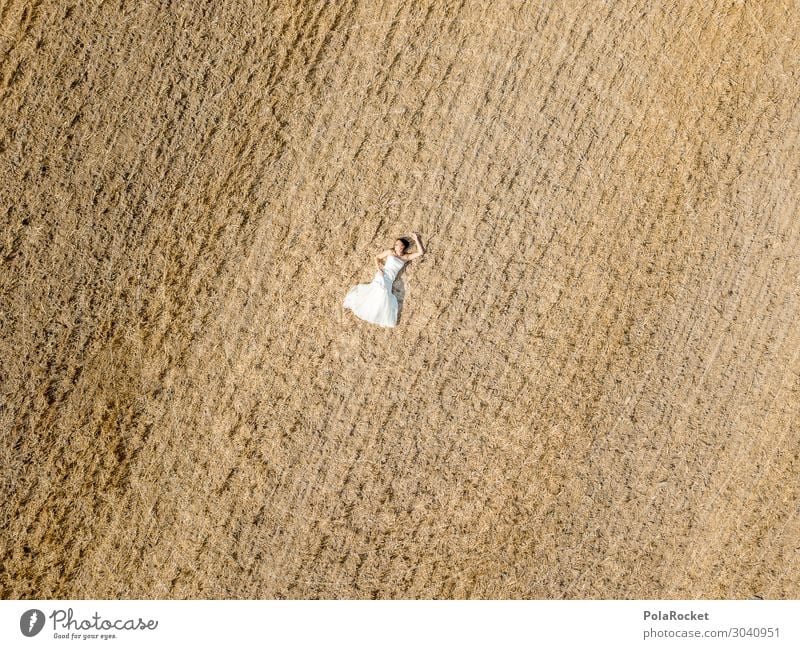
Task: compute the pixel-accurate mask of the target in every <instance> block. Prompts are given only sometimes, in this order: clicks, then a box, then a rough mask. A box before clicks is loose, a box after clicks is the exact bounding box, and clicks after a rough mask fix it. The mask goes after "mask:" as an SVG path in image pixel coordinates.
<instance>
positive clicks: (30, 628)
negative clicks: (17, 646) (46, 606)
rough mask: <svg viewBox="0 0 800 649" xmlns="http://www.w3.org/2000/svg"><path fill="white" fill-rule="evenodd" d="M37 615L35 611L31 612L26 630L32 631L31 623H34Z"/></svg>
mask: <svg viewBox="0 0 800 649" xmlns="http://www.w3.org/2000/svg"><path fill="white" fill-rule="evenodd" d="M38 617H39V616H38V615H36V611H34V612H33V613H31V617H30V619H29V620H28V631H33V625H34V624H36V620H37V619H38Z"/></svg>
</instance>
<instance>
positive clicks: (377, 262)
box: [375, 250, 392, 270]
mask: <svg viewBox="0 0 800 649" xmlns="http://www.w3.org/2000/svg"><path fill="white" fill-rule="evenodd" d="M390 254H392V251H391V250H384V251H383V252H382V253H380V254H377V255H375V266H377V267H378V270H383V264H381V259H386V258H387V257H388V256H389V255H390Z"/></svg>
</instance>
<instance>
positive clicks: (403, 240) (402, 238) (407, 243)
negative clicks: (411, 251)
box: [395, 237, 411, 253]
mask: <svg viewBox="0 0 800 649" xmlns="http://www.w3.org/2000/svg"><path fill="white" fill-rule="evenodd" d="M395 241H402V242H403V253H405V252H406V250H408V247H409V246H410V245H411V242H410V241H409V240H408V239H406V238H405V237H397V239H395Z"/></svg>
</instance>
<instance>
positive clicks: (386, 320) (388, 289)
mask: <svg viewBox="0 0 800 649" xmlns="http://www.w3.org/2000/svg"><path fill="white" fill-rule="evenodd" d="M405 263H406V262H404V261H403V260H402V259H400V257H396V256H395V255H389V256H388V257H387V259H386V263H385V264H384V265H383V270H379V271H377V272H376V273H375V277H374V278H373V279H372V281H371V282H370V283H369V284H358V285H357V286H353V287H352V288H351V289H350V290H349V291H347V295H346V296H345V298H344V308H345V309H350V310H351V311H352V312H353V313H355V314H356V315H357V316H358V317H359V318H361V319H362V320H366V321H367V322H371V323H372V324H376V325H380V326H381V327H394V326H395V325H396V324H397V310H398V305H397V298H396V297H395V295H394V293H392V284H394V279H395V277H397V273H399V272H400V269H401V268H402V267H403V266H404V265H405Z"/></svg>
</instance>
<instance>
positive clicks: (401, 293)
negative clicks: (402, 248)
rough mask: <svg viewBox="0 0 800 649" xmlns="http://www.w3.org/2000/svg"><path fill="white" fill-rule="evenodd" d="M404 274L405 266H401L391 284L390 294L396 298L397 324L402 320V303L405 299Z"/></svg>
mask: <svg viewBox="0 0 800 649" xmlns="http://www.w3.org/2000/svg"><path fill="white" fill-rule="evenodd" d="M405 272H406V266H403V267H402V268H401V269H400V272H398V273H397V276H396V277H395V278H394V284H392V293H394V295H395V297H396V298H397V324H400V322H401V321H402V320H403V302H405V299H406V283H405V280H404V279H403V275H405Z"/></svg>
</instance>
